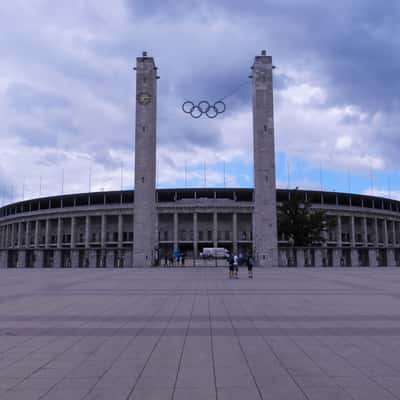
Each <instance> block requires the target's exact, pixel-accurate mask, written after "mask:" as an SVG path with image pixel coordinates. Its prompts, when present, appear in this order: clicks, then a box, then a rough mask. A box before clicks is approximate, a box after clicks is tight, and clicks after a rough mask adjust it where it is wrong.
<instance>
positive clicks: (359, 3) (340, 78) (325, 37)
mask: <svg viewBox="0 0 400 400" xmlns="http://www.w3.org/2000/svg"><path fill="white" fill-rule="evenodd" d="M126 5H127V7H128V9H129V10H130V12H131V13H132V15H133V16H134V17H138V16H140V18H147V19H148V20H152V19H154V18H156V17H159V16H162V17H163V19H164V20H170V21H172V20H173V19H177V22H178V23H179V22H182V21H183V20H184V18H193V20H194V21H196V19H197V18H200V17H201V16H204V15H206V16H208V17H209V22H212V21H213V20H214V21H218V19H219V18H225V19H226V20H227V21H229V22H230V23H232V25H235V24H238V25H237V29H238V30H241V29H243V28H244V27H246V28H251V30H250V29H249V30H243V31H242V34H243V35H248V37H249V39H250V40H249V44H250V46H251V45H252V44H253V43H252V41H251V39H252V38H254V36H257V40H256V41H258V43H260V46H263V44H264V45H270V46H271V48H272V49H273V51H272V52H273V53H274V54H276V55H278V57H279V56H280V58H281V60H283V59H284V58H285V59H287V60H289V58H291V59H290V63H291V64H292V65H293V66H294V67H299V68H307V69H309V70H310V71H317V72H319V74H318V75H319V77H320V79H322V80H324V81H326V83H328V84H329V87H330V90H331V93H332V99H331V102H332V103H337V104H346V103H355V104H358V105H360V106H362V107H363V108H365V109H367V110H369V111H374V110H377V109H381V108H383V107H393V105H394V103H395V101H396V100H397V99H398V93H399V91H400V80H399V79H397V74H398V70H399V68H400V51H399V50H400V48H399V45H400V43H399V39H398V38H399V37H400V24H398V18H399V16H400V3H399V2H398V1H396V0H388V1H385V3H384V5H383V4H382V3H380V2H377V1H375V0H356V1H352V2H349V1H347V0H339V1H335V2H326V1H322V2H319V1H311V0H306V1H301V2H293V1H289V0H286V1H282V0H279V1H278V0H273V1H266V0H264V1H262V0H260V1H252V2H251V4H249V3H247V2H243V1H239V0H229V1H218V2H212V1H191V2H175V1H161V0H148V1H145V2H142V1H134V0H126ZM240 18H242V21H240ZM240 22H242V26H240V25H239V24H240ZM222 34H223V33H222ZM226 34H227V35H228V34H229V33H228V32H227V33H226ZM217 40H218V38H217ZM187 42H190V37H182V38H181V43H180V45H181V46H183V47H185V45H187ZM167 43H168V42H167ZM173 45H176V43H174V44H173ZM210 45H211V46H212V43H211V44H210ZM193 46H195V47H198V48H199V51H200V52H202V51H203V52H204V51H205V49H206V47H207V43H202V44H201V45H200V47H199V46H198V43H196V42H193ZM232 50H235V51H237V52H241V53H243V56H244V57H243V61H244V60H249V59H251V58H249V57H248V55H249V54H248V53H250V54H253V53H254V48H251V50H250V52H249V51H248V50H249V49H246V48H240V49H239V48H237V49H235V48H234V44H232V46H230V47H228V48H221V58H218V59H216V58H211V59H210V60H209V68H208V69H207V70H204V69H203V70H202V73H201V74H198V75H197V76H195V78H194V79H193V81H192V82H185V83H180V86H181V87H180V90H181V91H182V92H183V93H188V92H190V91H192V92H195V93H196V92H198V93H199V96H205V95H206V94H207V95H208V96H211V97H213V96H217V97H218V96H219V95H221V93H225V92H226V91H228V90H229V88H230V87H231V86H232V84H234V83H236V82H239V81H240V80H241V79H242V78H243V76H244V74H243V69H240V67H242V68H243V65H245V63H244V64H242V65H241V66H240V65H236V68H234V69H232V68H230V69H227V68H224V63H223V58H224V57H225V54H224V52H227V51H232ZM276 61H278V62H279V61H280V60H279V59H277V60H276ZM193 67H194V70H196V66H193ZM199 78H201V83H200V79H199ZM277 88H279V86H277Z"/></svg>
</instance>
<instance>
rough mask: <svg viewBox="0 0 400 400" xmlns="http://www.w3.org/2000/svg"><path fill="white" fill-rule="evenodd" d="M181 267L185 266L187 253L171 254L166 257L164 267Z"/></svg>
mask: <svg viewBox="0 0 400 400" xmlns="http://www.w3.org/2000/svg"><path fill="white" fill-rule="evenodd" d="M174 266H175V267H179V266H182V267H184V266H185V255H184V254H183V253H181V254H179V255H177V254H173V255H172V254H171V255H169V256H167V255H166V256H165V257H164V267H174Z"/></svg>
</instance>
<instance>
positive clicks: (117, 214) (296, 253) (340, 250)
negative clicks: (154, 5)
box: [0, 51, 400, 268]
mask: <svg viewBox="0 0 400 400" xmlns="http://www.w3.org/2000/svg"><path fill="white" fill-rule="evenodd" d="M135 69H136V72H137V76H136V92H137V93H136V99H137V102H136V127H135V128H136V129H135V132H136V133H135V139H136V145H135V190H128V191H109V192H107V191H105V192H97V193H79V194H66V195H61V196H54V197H46V198H38V199H30V200H26V201H22V202H17V203H13V204H8V205H6V206H4V207H2V208H1V209H0V266H1V267H3V268H42V267H47V268H51V267H53V268H60V267H62V268H69V267H71V268H78V267H79V268H122V267H125V268H126V267H151V266H163V265H176V264H177V262H176V260H175V258H174V255H176V253H177V252H179V254H181V255H184V263H183V262H182V257H180V258H181V260H180V261H179V262H180V265H182V264H183V265H185V266H201V265H209V264H210V263H211V265H226V264H225V263H226V261H224V260H212V261H211V262H210V261H207V260H203V259H201V258H200V257H199V255H200V253H201V252H202V249H204V248H208V247H214V248H218V247H222V248H225V249H227V250H229V251H230V252H232V253H237V254H244V255H248V254H253V255H254V257H255V259H256V264H257V265H258V266H263V267H276V266H281V267H286V266H293V267H350V266H353V267H360V266H365V267H367V266H371V267H378V266H379V267H383V266H400V202H399V201H396V200H390V199H387V198H381V197H374V196H368V195H360V194H348V193H336V192H326V191H311V190H296V195H299V194H300V196H301V198H302V199H303V200H304V202H309V203H310V204H311V208H312V209H313V210H321V211H324V212H325V213H326V215H327V216H328V217H329V218H330V219H332V220H334V221H335V224H334V227H333V228H332V229H330V230H328V231H327V232H325V235H326V237H325V240H323V241H321V242H320V243H316V244H315V245H313V246H309V247H306V248H301V247H295V246H293V245H292V244H291V243H290V241H288V240H286V238H285V237H284V235H282V234H281V233H280V232H279V231H278V229H277V208H278V207H279V205H280V204H282V202H285V201H287V200H289V199H290V198H291V196H292V195H293V193H294V190H290V189H276V183H275V161H274V160H275V150H274V126H273V90H272V71H273V65H272V58H271V57H270V56H267V55H266V53H265V51H263V52H262V53H261V55H260V56H256V57H255V61H254V64H253V67H252V76H251V77H250V78H251V79H252V84H253V129H254V132H253V135H254V181H255V182H254V189H253V188H247V189H245V188H229V189H228V188H224V189H221V188H215V189H211V188H194V189H179V188H177V189H156V184H155V178H156V117H157V114H156V98H157V90H156V89H157V86H156V83H157V79H158V78H159V77H158V75H157V67H156V66H155V63H154V59H153V58H152V57H149V56H147V54H146V53H145V52H144V53H143V55H142V56H141V57H138V58H137V64H136V68H135ZM200 111H201V110H200ZM171 258H172V261H170V260H171Z"/></svg>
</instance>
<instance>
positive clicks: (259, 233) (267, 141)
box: [251, 50, 278, 267]
mask: <svg viewBox="0 0 400 400" xmlns="http://www.w3.org/2000/svg"><path fill="white" fill-rule="evenodd" d="M273 68H274V67H273V64H272V57H271V56H267V54H266V52H265V51H264V50H263V51H262V52H261V55H260V56H256V57H255V60H254V64H253V67H252V76H251V78H252V92H253V152H254V156H253V159H254V211H253V213H254V217H253V221H254V226H253V232H254V234H253V244H254V246H253V247H254V250H255V254H254V256H255V259H256V263H257V264H258V265H260V266H262V267H275V266H277V265H278V233H277V216H276V177H275V143H274V142H275V138H274V136H275V134H274V104H273V103H274V99H273V82H272V81H273V73H272V71H273Z"/></svg>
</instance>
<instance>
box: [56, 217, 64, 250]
mask: <svg viewBox="0 0 400 400" xmlns="http://www.w3.org/2000/svg"><path fill="white" fill-rule="evenodd" d="M62 224H63V220H62V218H58V221H57V248H58V249H61V244H62V241H61V236H62Z"/></svg>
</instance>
